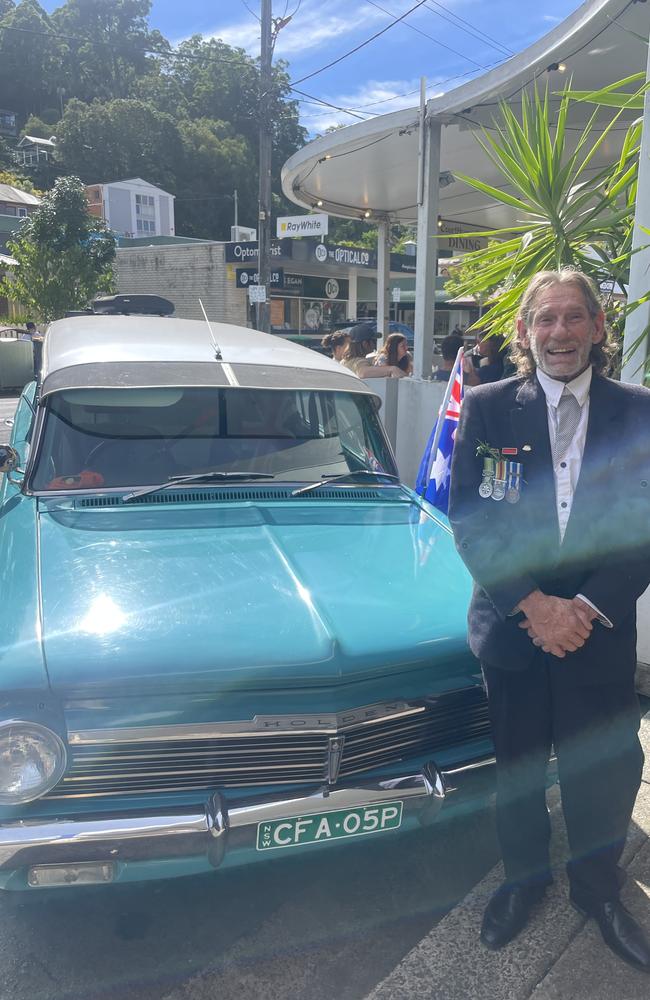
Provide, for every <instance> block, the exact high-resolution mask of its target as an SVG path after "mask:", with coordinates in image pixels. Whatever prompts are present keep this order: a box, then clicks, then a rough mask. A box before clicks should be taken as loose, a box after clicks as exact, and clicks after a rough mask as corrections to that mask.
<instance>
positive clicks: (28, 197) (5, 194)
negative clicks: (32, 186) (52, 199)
mask: <svg viewBox="0 0 650 1000" xmlns="http://www.w3.org/2000/svg"><path fill="white" fill-rule="evenodd" d="M0 201H8V202H11V203H13V204H15V205H40V203H41V199H40V198H39V197H37V195H35V194H29V193H28V192H27V191H21V190H20V188H17V187H12V185H11V184H0Z"/></svg>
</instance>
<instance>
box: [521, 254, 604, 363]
mask: <svg viewBox="0 0 650 1000" xmlns="http://www.w3.org/2000/svg"><path fill="white" fill-rule="evenodd" d="M553 285H573V286H574V287H576V288H578V289H579V290H580V291H581V292H582V297H583V298H584V300H585V305H586V307H587V310H588V312H589V315H590V316H591V318H592V319H594V320H595V319H596V317H597V316H598V315H599V314H600V313H601V312H602V311H603V306H602V303H601V300H600V294H599V292H598V288H597V287H596V283H595V282H594V281H593V280H592V279H591V278H589V277H588V276H587V275H586V274H583V272H582V271H577V270H575V269H574V268H571V267H563V268H562V269H561V270H560V271H540V272H539V274H536V275H535V277H534V278H533V279H532V280H531V282H530V283H529V285H528V287H527V289H526V291H525V292H524V294H523V296H522V299H521V303H520V305H519V312H518V313H517V319H518V320H521V321H522V323H523V324H524V326H525V327H526V329H527V330H528V329H530V327H531V326H532V324H533V322H534V319H535V306H536V303H537V299H538V298H539V296H540V294H541V293H542V292H544V291H546V289H547V288H552V287H553ZM613 353H614V349H613V347H612V345H611V344H610V343H609V336H608V331H607V327H605V329H604V331H603V339H602V340H601V341H599V342H598V343H597V344H592V347H591V354H590V358H589V359H590V361H591V364H592V365H593V369H594V372H595V373H596V374H597V375H606V374H607V372H608V371H609V368H610V363H611V356H612V354H613ZM510 357H511V358H512V360H513V362H514V364H515V365H516V366H517V374H518V375H524V376H526V377H527V378H528V377H529V376H531V375H532V374H533V373H534V371H535V359H534V358H533V353H532V351H531V350H530V348H529V347H523V346H522V344H521V343H520V342H519V339H518V338H517V337H516V336H515V338H514V339H513V341H512V343H511V345H510Z"/></svg>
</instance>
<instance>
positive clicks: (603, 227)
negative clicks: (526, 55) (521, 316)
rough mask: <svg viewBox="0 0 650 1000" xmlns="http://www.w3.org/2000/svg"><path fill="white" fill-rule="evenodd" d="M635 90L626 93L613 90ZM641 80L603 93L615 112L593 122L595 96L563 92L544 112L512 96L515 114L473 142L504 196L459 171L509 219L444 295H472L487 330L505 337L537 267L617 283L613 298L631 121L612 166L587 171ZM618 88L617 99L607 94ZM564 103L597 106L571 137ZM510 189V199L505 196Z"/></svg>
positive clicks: (621, 259)
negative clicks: (481, 305)
mask: <svg viewBox="0 0 650 1000" xmlns="http://www.w3.org/2000/svg"><path fill="white" fill-rule="evenodd" d="M630 82H632V83H633V84H636V83H640V84H641V85H640V86H638V87H637V89H636V90H634V91H633V92H632V93H626V92H625V91H624V90H622V88H623V86H624V85H628V84H629V83H630ZM645 86H646V85H645V81H644V80H643V81H640V80H639V78H637V77H636V76H635V77H631V78H628V79H627V80H625V81H619V84H618V85H615V86H614V87H609V88H605V90H606V92H607V93H606V96H607V97H609V99H610V100H611V101H614V98H615V97H616V99H617V103H616V104H615V105H612V107H616V108H618V110H616V112H615V113H613V114H611V115H610V117H609V120H608V121H607V122H606V124H605V125H604V126H603V125H602V108H601V105H600V104H599V103H598V101H597V97H598V96H599V92H593V93H582V92H575V93H572V92H571V90H570V89H569V90H567V91H565V92H564V93H563V94H562V95H561V100H560V104H559V107H558V108H557V111H552V109H551V105H550V101H549V95H548V91H547V92H546V93H545V94H544V95H540V94H539V93H538V92H535V93H534V95H533V97H532V98H530V97H529V96H528V95H527V94H526V93H525V92H524V93H523V95H522V99H521V113H520V116H518V115H516V114H515V112H514V111H513V110H512V108H511V107H509V106H508V105H507V104H502V105H501V106H500V116H499V118H498V120H496V121H495V123H494V129H493V130H491V131H488V130H484V131H483V134H482V136H481V137H480V138H479V139H478V141H479V143H480V144H481V146H482V147H483V149H484V151H485V153H486V155H487V156H488V157H489V158H490V160H491V161H492V163H493V164H494V165H495V166H496V168H497V169H498V171H499V173H500V174H501V176H502V177H503V178H504V181H505V182H506V185H507V187H508V190H507V191H506V190H503V189H502V188H501V187H495V186H492V185H489V184H486V183H484V182H483V181H480V180H477V179H476V178H472V177H468V176H466V175H462V174H456V176H457V177H458V178H459V179H460V180H462V181H464V182H465V183H466V184H468V185H469V186H470V187H472V188H474V189H475V190H477V191H480V192H481V193H482V194H484V195H488V196H489V197H490V198H492V199H494V200H495V201H497V202H500V203H501V204H503V205H507V206H509V207H510V208H513V209H515V210H516V213H517V216H518V218H517V222H516V223H515V224H513V225H512V226H508V227H505V228H503V229H498V230H492V231H490V232H488V233H487V234H486V233H485V232H484V231H482V232H481V233H467V234H465V235H466V236H478V235H480V236H485V235H487V236H488V238H489V239H490V242H489V243H488V245H487V247H486V248H485V249H483V250H477V251H475V252H473V253H470V254H467V255H466V256H465V257H464V258H463V262H462V263H461V264H460V265H459V266H458V267H457V269H456V271H455V273H454V275H453V276H452V278H451V279H450V281H449V282H448V284H447V290H448V291H449V293H450V294H451V295H452V296H460V295H468V294H470V295H474V296H476V297H477V298H480V299H484V300H485V304H486V308H485V312H484V313H483V315H482V317H481V320H480V325H481V326H482V327H484V328H485V329H487V330H488V331H489V332H490V333H493V334H500V335H503V336H505V337H506V338H511V337H512V335H513V333H514V320H515V316H516V312H517V308H518V305H519V302H520V300H521V296H522V294H523V292H524V290H525V288H526V286H527V284H528V282H529V281H530V279H531V278H532V277H533V276H534V275H535V274H536V273H537V272H538V271H541V270H546V269H553V270H555V269H558V268H561V267H566V266H573V267H577V268H580V269H581V270H583V271H584V272H585V273H587V274H589V275H590V276H591V277H592V278H594V280H595V281H596V282H597V283H598V284H599V285H600V286H601V287H608V286H609V287H613V285H614V283H615V284H617V285H618V286H619V287H620V288H622V289H623V291H625V290H626V288H627V283H628V280H629V267H630V258H631V253H632V230H633V221H634V205H635V198H636V185H637V178H638V166H639V149H640V142H641V123H640V121H639V122H633V123H632V124H630V125H629V126H628V128H627V130H626V133H625V138H624V141H623V144H622V147H621V152H620V155H619V157H618V159H616V160H615V161H614V162H612V163H610V164H607V165H605V166H598V165H597V154H599V153H602V151H603V149H606V148H607V147H606V145H605V144H606V143H607V141H608V137H610V134H611V133H612V130H613V129H615V128H616V126H617V125H618V124H619V123H620V121H621V118H622V115H623V113H624V112H625V111H627V110H628V109H629V108H631V107H632V108H637V107H638V106H639V101H641V102H642V100H643V94H644V91H645ZM617 88H618V90H619V91H620V93H619V94H618V95H616V94H615V90H616V89H617ZM572 100H582V101H588V100H591V101H592V103H594V104H597V107H596V108H595V109H594V111H593V113H592V114H591V116H590V118H589V120H588V122H587V123H586V125H585V126H584V128H583V129H582V130H581V131H580V133H579V135H578V136H577V138H575V139H574V137H573V134H572V133H571V132H569V129H568V127H567V118H568V112H569V105H570V102H571V101H572ZM511 192H512V193H511Z"/></svg>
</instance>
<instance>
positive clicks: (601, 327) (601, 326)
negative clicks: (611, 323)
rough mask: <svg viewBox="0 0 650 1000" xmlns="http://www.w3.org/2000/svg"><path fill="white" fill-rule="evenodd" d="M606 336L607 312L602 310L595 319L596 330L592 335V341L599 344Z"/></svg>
mask: <svg viewBox="0 0 650 1000" xmlns="http://www.w3.org/2000/svg"><path fill="white" fill-rule="evenodd" d="M604 336H605V313H604V312H603V311H602V309H601V311H600V312H599V313H598V315H597V316H596V318H595V320H594V332H593V333H592V335H591V340H592V343H594V344H599V343H600V341H601V340H602V339H603V337H604Z"/></svg>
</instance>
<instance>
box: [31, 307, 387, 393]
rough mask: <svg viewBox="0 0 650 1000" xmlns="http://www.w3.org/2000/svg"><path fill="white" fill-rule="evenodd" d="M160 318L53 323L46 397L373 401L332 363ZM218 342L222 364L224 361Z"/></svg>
mask: <svg viewBox="0 0 650 1000" xmlns="http://www.w3.org/2000/svg"><path fill="white" fill-rule="evenodd" d="M210 328H211V330H212V334H211V332H210V329H209V328H208V324H207V323H205V322H203V321H198V320H188V319H174V318H172V317H159V316H101V315H92V314H89V315H87V316H74V317H70V318H69V319H62V320H57V321H56V322H54V323H51V324H50V326H49V328H48V330H47V334H46V336H45V343H44V345H43V365H42V389H41V395H42V396H45V395H48V394H49V393H51V392H55V391H60V390H62V389H71V388H91V387H95V388H100V387H111V388H129V387H134V386H138V387H143V386H162V385H167V386H169V385H175V386H178V385H198V386H201V385H213V386H234V387H237V386H242V387H247V388H274V389H281V388H317V389H335V390H339V391H347V392H362V393H370V394H372V393H371V390H370V389H369V388H368V386H366V384H365V383H364V382H363V381H362V380H361V379H359V378H358V377H357V376H356V375H355V374H354V372H352V371H350V370H349V369H348V368H345V367H344V366H342V365H340V364H339V363H338V362H337V361H333V360H332V359H331V358H326V357H324V356H323V355H322V354H318V353H317V352H316V351H312V350H310V349H309V348H307V347H301V346H299V345H297V344H292V343H291V342H289V341H287V340H284V339H282V338H281V337H278V336H274V335H272V334H267V333H260V332H259V331H257V330H249V329H247V328H246V327H241V326H234V325H233V324H230V323H210ZM213 337H214V340H215V341H216V343H217V344H218V346H219V350H220V353H221V358H220V359H218V358H217V357H216V352H215V347H214V343H213Z"/></svg>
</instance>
